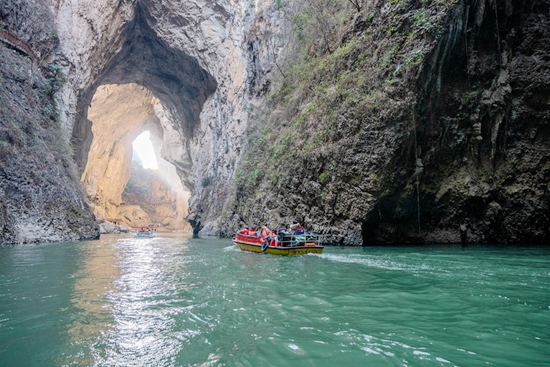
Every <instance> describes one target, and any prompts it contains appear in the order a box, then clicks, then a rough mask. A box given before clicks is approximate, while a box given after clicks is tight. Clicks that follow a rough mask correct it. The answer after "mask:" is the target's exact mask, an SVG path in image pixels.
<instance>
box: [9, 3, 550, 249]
mask: <svg viewBox="0 0 550 367" xmlns="http://www.w3.org/2000/svg"><path fill="white" fill-rule="evenodd" d="M353 4H355V5H356V6H353ZM549 8H550V4H549V3H548V1H545V0H528V1H516V0H502V1H499V0H465V1H457V0H395V1H393V0H392V1H383V0H363V1H353V2H351V1H345V0H337V1H328V0H312V1H308V2H300V1H290V0H289V1H273V2H260V1H257V2H256V1H253V0H247V1H236V0H208V1H207V0H192V1H187V2H184V3H182V2H181V1H175V0H165V1H162V2H161V1H152V0H140V1H138V0H128V1H118V0H117V1H115V0H98V1H93V2H68V1H59V0H34V1H30V0H6V1H4V2H3V3H2V5H1V8H0V11H1V15H2V18H1V24H2V27H1V29H0V30H1V33H0V36H1V37H0V41H1V45H0V57H2V61H3V65H8V67H6V68H4V70H2V80H1V82H2V83H3V87H4V88H2V91H0V103H1V105H0V110H1V113H2V125H1V127H2V131H1V134H2V135H1V136H0V139H1V140H0V142H1V145H0V149H1V152H2V156H1V159H0V194H1V196H0V200H1V201H0V205H1V206H0V226H3V227H0V228H1V229H2V232H1V234H0V235H1V236H2V237H1V238H0V239H1V241H2V242H3V243H12V242H28V241H42V240H61V239H76V238H88V237H94V236H96V235H97V233H98V232H97V231H98V230H97V225H96V224H95V221H94V218H93V215H92V214H91V213H92V212H91V210H90V208H89V207H88V205H87V204H86V201H89V202H90V204H91V205H92V207H93V209H94V210H95V211H96V213H97V214H99V215H100V216H104V217H109V218H110V217H116V216H118V215H119V214H120V213H119V211H118V210H119V206H120V205H121V203H122V198H121V194H122V192H123V189H124V187H125V185H126V182H127V181H128V180H129V177H130V163H129V162H130V159H131V158H130V157H131V149H130V148H129V142H130V141H131V140H132V137H133V136H135V135H136V134H138V132H139V131H141V130H142V129H144V128H145V126H147V127H148V128H150V129H152V130H153V131H156V136H157V137H158V138H159V139H162V143H161V145H162V148H161V155H162V157H163V158H164V159H166V161H168V162H170V163H172V164H173V165H174V166H175V169H176V174H177V175H178V177H179V179H180V181H181V182H182V183H183V184H184V185H185V188H186V189H187V190H189V191H190V192H191V193H192V196H191V198H190V200H189V216H188V219H189V221H190V223H191V224H192V225H193V227H194V231H195V232H196V233H200V234H214V235H226V236H229V235H232V234H233V233H234V231H235V230H237V229H238V228H239V227H240V226H243V225H252V226H257V225H259V224H263V223H266V222H267V223H268V224H270V225H272V226H276V225H277V226H278V225H280V224H286V223H288V222H289V221H290V220H292V219H294V218H296V219H299V220H300V221H302V222H304V224H305V225H306V228H308V229H311V230H315V231H319V232H321V233H322V234H323V235H324V238H325V239H326V240H327V241H328V242H330V243H336V244H345V245H360V244H362V243H363V244H373V243H383V244H388V243H402V242H459V241H466V242H519V243H548V240H549V237H548V236H549V230H548V220H549V218H548V211H549V205H550V201H549V200H548V197H550V195H548V194H547V192H548V188H547V179H548V175H549V173H550V172H548V169H549V168H548V165H547V162H548V158H549V151H550V147H547V142H548V139H547V138H546V136H547V135H548V131H547V130H548V129H547V126H546V125H547V122H548V118H549V116H548V111H549V105H548V103H549V101H548V95H549V92H548V91H549V90H550V87H549V85H550V80H549V79H548V74H549V73H548V69H549V65H548V63H549V61H548V60H549V57H548V52H549V50H548V46H547V45H548V38H549V37H548V29H550V28H549V27H548V25H549V21H550V15H549ZM126 88H130V89H132V93H131V94H130V95H131V96H137V95H138V94H140V95H141V97H139V98H136V99H133V98H130V99H131V100H128V99H127V98H126V99H124V98H125V97H124V95H123V93H120V94H119V93H116V94H113V93H114V91H115V89H116V90H118V89H126ZM102 93H106V94H102ZM109 93H111V94H109ZM105 96H110V97H109V98H105ZM102 98H103V102H102V104H101V106H102V107H101V108H99V109H97V110H94V106H95V105H96V104H97V103H96V102H98V101H100V100H101V99H102ZM21 101H25V103H22V102H21ZM117 101H118V102H117ZM140 101H141V102H140ZM109 103H110V104H111V106H110V107H109ZM90 106H91V107H90ZM130 106H131V107H130ZM109 111H110V112H109ZM107 112H109V113H108V115H109V116H106V115H105V114H107ZM134 113H135V114H134ZM132 114H134V115H133V116H134V118H131V116H132ZM102 115H104V116H102ZM99 120H103V121H107V122H108V121H111V122H108V123H107V125H105V126H104V127H101V125H100V124H96V121H99ZM130 120H131V121H130ZM123 121H124V122H123ZM118 122H120V124H117V123H118ZM107 132H108V133H107ZM115 132H116V133H115ZM94 141H96V142H98V144H95V143H94ZM94 144H95V145H94ZM79 178H81V179H82V180H83V183H84V186H85V187H84V188H85V191H86V194H85V195H83V194H82V193H81V192H82V191H81V190H79V188H78V180H79ZM83 196H84V199H85V200H82V197H83ZM52 203H55V205H54V206H55V207H53V206H52V205H50V204H52Z"/></svg>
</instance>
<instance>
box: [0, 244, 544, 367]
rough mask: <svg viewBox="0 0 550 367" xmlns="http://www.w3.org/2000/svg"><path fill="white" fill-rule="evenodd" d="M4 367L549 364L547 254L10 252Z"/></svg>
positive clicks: (159, 248)
mask: <svg viewBox="0 0 550 367" xmlns="http://www.w3.org/2000/svg"><path fill="white" fill-rule="evenodd" d="M0 366H254V367H258V366H331V367H332V366H374V367H378V366H449V367H451V366H464V367H475V366H499V367H502V366H531V367H535V366H550V250H549V249H544V248H514V247H506V248H494V247H468V248H464V249H463V248H460V247H448V246H446V247H443V246H442V247H421V248H417V247H397V248H389V247H385V248H339V247H327V248H325V251H324V253H323V254H321V255H305V256H298V257H278V256H273V255H263V254H252V253H244V252H241V251H239V250H237V249H235V247H234V246H233V245H232V243H231V241H229V240H220V239H211V240H209V239H186V238H178V237H175V236H172V237H164V238H162V237H159V238H155V239H139V240H136V239H133V238H131V237H117V236H105V237H102V239H101V240H99V241H93V242H79V243H57V244H48V245H25V246H15V247H4V248H0Z"/></svg>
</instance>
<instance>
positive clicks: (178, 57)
mask: <svg viewBox="0 0 550 367" xmlns="http://www.w3.org/2000/svg"><path fill="white" fill-rule="evenodd" d="M149 22H153V23H154V19H152V18H151V17H149V16H148V13H147V10H146V8H145V5H142V4H141V3H138V4H137V5H136V11H135V17H134V20H133V21H131V22H129V23H128V24H127V25H126V26H125V28H124V29H123V30H122V32H120V36H119V37H120V39H119V40H115V41H113V42H118V43H120V44H121V45H122V46H121V47H120V50H119V51H118V52H117V53H116V54H114V55H112V56H110V55H105V57H108V58H109V61H108V62H107V63H106V66H105V67H104V68H103V70H102V71H101V72H100V74H99V76H98V77H97V78H96V80H95V82H93V83H92V84H91V85H89V86H88V87H87V88H85V89H84V90H83V91H82V92H81V93H80V95H79V96H78V99H77V100H78V101H77V109H76V110H77V115H76V118H75V123H74V127H73V132H72V138H71V141H72V144H73V147H74V156H75V161H76V163H77V166H78V168H79V170H80V174H82V173H83V172H84V170H85V168H86V164H87V161H88V152H89V150H90V146H91V144H92V137H93V134H92V129H91V125H92V123H91V121H90V120H89V119H88V108H89V106H90V104H91V101H92V98H93V96H94V94H95V93H96V91H97V89H98V87H99V86H100V85H106V84H137V85H140V86H142V87H144V88H147V89H148V90H149V91H151V93H152V94H153V95H154V96H155V97H156V98H158V100H159V101H160V103H161V104H162V107H163V110H164V111H163V116H162V118H161V125H162V127H163V128H164V130H165V131H166V130H169V131H168V134H166V133H165V136H166V135H168V136H169V138H170V139H172V140H171V144H172V145H174V144H175V141H179V143H180V144H181V147H180V149H178V152H177V153H176V154H173V155H171V156H170V155H168V156H165V158H166V159H167V160H168V161H169V162H171V163H172V164H174V165H175V166H176V169H177V171H178V174H179V175H180V177H181V178H182V180H183V182H184V184H185V186H186V187H187V188H188V189H189V190H193V183H192V182H191V181H190V180H189V179H187V177H189V176H190V173H191V166H192V162H191V157H190V154H189V151H188V140H189V139H191V138H192V137H193V132H194V130H195V128H196V126H197V125H198V124H199V121H200V118H199V116H200V112H201V110H202V107H203V105H204V103H205V102H206V100H207V99H208V98H209V97H210V96H211V95H212V94H213V93H214V92H215V90H216V88H217V82H216V80H215V79H214V77H213V76H212V75H210V73H208V72H207V71H206V70H204V69H203V68H201V66H200V65H199V64H198V62H197V61H196V60H195V59H194V58H193V57H191V56H189V55H188V54H186V53H185V52H183V51H181V50H178V49H175V48H172V47H170V46H168V45H167V44H166V43H165V42H164V41H163V40H162V39H161V38H160V37H158V35H157V34H156V33H155V32H154V31H153V30H152V29H151V27H150V26H149Z"/></svg>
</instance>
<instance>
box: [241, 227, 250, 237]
mask: <svg viewBox="0 0 550 367" xmlns="http://www.w3.org/2000/svg"><path fill="white" fill-rule="evenodd" d="M241 234H244V235H246V236H248V234H249V230H248V227H244V228H243V229H241Z"/></svg>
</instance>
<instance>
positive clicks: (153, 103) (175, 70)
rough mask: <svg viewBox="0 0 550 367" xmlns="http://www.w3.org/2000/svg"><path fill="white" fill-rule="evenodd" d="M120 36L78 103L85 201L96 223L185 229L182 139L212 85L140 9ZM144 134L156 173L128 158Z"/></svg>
mask: <svg viewBox="0 0 550 367" xmlns="http://www.w3.org/2000/svg"><path fill="white" fill-rule="evenodd" d="M149 21H150V20H149ZM120 37H121V38H122V40H121V44H122V46H121V48H120V51H119V52H117V53H116V54H114V55H112V56H111V58H110V60H109V62H107V63H106V64H105V67H104V68H103V70H102V71H101V73H100V75H99V77H98V78H97V81H96V82H95V83H94V84H93V85H90V86H88V87H87V88H86V89H84V90H83V92H82V93H81V95H80V98H79V99H78V105H77V111H78V116H77V118H76V120H75V126H74V129H73V137H72V141H73V146H74V148H75V160H76V162H77V164H78V166H79V169H80V173H81V182H82V185H83V187H84V189H85V191H86V196H87V199H88V202H89V203H90V204H91V207H92V209H93V211H94V213H95V215H96V217H98V219H100V220H106V221H109V222H115V223H120V224H125V225H127V226H129V227H133V228H140V227H151V226H154V227H159V228H165V229H167V230H187V229H190V228H191V227H190V225H189V224H188V223H187V222H186V221H185V217H186V215H187V211H188V203H187V202H188V199H189V197H190V192H191V191H192V190H193V182H192V180H191V179H190V177H191V170H192V159H191V153H190V151H189V140H190V139H192V137H193V132H194V130H195V128H196V126H197V125H198V124H199V123H200V118H199V116H200V112H201V110H202V106H203V104H204V103H205V102H206V100H207V99H208V98H209V96H211V95H212V94H213V93H214V91H215V89H216V87H217V83H216V81H215V79H214V78H213V77H212V76H211V75H210V74H209V73H208V72H206V71H205V70H204V69H202V68H201V67H200V66H199V64H198V63H197V61H196V60H194V59H193V58H192V57H190V56H188V55H187V54H186V53H184V52H183V51H181V50H177V49H173V48H171V47H169V46H167V45H166V43H165V42H164V41H163V40H162V39H160V38H159V37H158V36H157V35H156V34H155V32H154V31H153V30H152V29H151V28H150V26H149V24H148V19H147V13H146V12H145V11H144V9H141V8H140V9H138V11H137V12H136V17H135V19H134V20H133V21H132V22H131V23H129V25H128V26H127V27H126V29H125V30H124V31H123V32H121V34H120ZM146 131H147V132H148V133H149V138H150V144H151V148H152V150H153V152H154V159H155V161H156V162H157V165H158V169H156V170H151V169H148V168H149V166H148V165H144V163H145V162H144V161H143V159H141V158H140V159H136V157H137V156H139V155H137V154H136V157H134V148H133V142H135V140H136V139H137V138H138V137H139V136H140V135H141V134H144V133H145V132H146Z"/></svg>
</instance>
